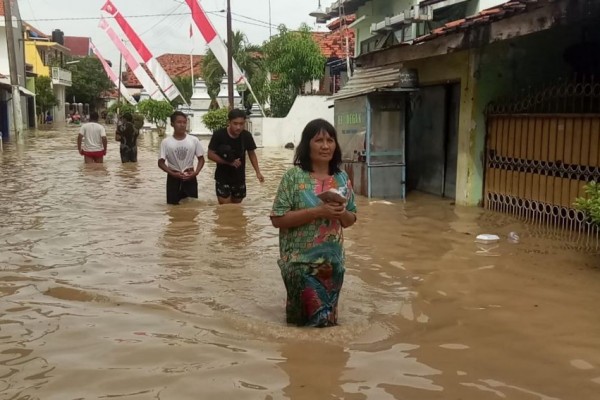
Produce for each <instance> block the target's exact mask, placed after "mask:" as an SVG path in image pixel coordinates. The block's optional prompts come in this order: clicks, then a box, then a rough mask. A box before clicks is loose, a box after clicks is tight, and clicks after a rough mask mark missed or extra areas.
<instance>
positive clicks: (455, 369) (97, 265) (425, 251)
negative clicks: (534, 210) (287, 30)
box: [0, 128, 600, 400]
mask: <svg viewBox="0 0 600 400" xmlns="http://www.w3.org/2000/svg"><path fill="white" fill-rule="evenodd" d="M76 135H77V131H76V130H74V129H70V128H67V129H62V130H54V131H52V130H46V131H39V132H30V133H28V134H26V135H24V137H23V138H21V139H20V140H16V141H9V142H5V143H3V150H2V151H1V152H0V188H1V189H0V297H2V302H1V303H0V398H6V399H75V398H79V399H96V398H109V397H116V398H125V399H153V398H160V399H198V398H213V397H214V398H216V397H217V396H221V397H224V398H235V399H261V400H262V399H272V400H274V399H328V398H338V399H341V398H344V399H361V400H362V399H417V400H418V399H458V398H462V399H484V400H485V399H498V398H501V399H502V398H506V399H542V400H549V399H594V398H596V397H597V393H598V391H599V390H600V350H598V349H600V339H599V338H598V335H597V334H596V332H598V330H599V328H600V319H599V318H598V316H597V306H596V305H597V304H598V302H599V300H600V290H599V287H600V274H599V273H598V272H599V270H598V269H597V268H595V267H597V264H598V260H597V259H594V258H592V256H589V255H587V256H586V255H581V254H577V253H570V252H567V251H564V250H562V249H560V248H559V247H558V244H557V243H555V242H552V241H543V240H539V239H535V238H533V237H532V235H530V234H529V230H528V228H527V227H526V226H523V225H521V224H520V223H519V222H518V221H515V220H512V219H510V218H508V217H506V216H501V215H496V214H491V213H487V212H484V211H482V210H480V209H477V208H463V207H453V206H451V205H450V204H449V203H448V202H446V201H443V200H438V199H434V198H431V197H428V196H423V195H417V194H415V195H412V196H411V197H410V198H409V199H408V201H407V202H406V203H398V202H388V201H377V200H374V201H367V200H366V199H359V204H358V205H359V223H358V224H357V225H356V226H355V227H353V228H352V229H350V230H348V231H347V232H346V247H347V255H348V260H347V266H346V267H347V275H346V279H345V285H344V289H343V292H342V296H341V302H340V323H341V325H340V326H339V327H336V328H333V329H323V330H312V329H301V328H296V327H288V326H286V324H285V323H284V301H285V289H284V287H283V283H282V281H281V277H280V274H279V270H278V268H277V266H276V259H277V255H278V248H277V243H278V240H277V232H276V230H275V229H273V228H272V227H271V225H270V222H269V219H268V214H269V210H270V206H271V202H272V198H273V196H274V193H275V191H276V189H277V184H278V183H279V178H280V177H281V175H282V174H283V172H284V171H285V170H286V168H288V167H289V165H290V161H291V157H292V153H291V152H290V151H288V150H283V149H282V150H266V149H263V150H259V151H258V153H259V158H260V160H261V164H262V169H263V172H264V175H265V176H266V177H267V182H266V183H265V184H263V185H259V184H258V183H256V181H255V180H254V176H253V175H252V174H249V182H248V198H247V199H246V201H245V202H244V203H243V205H242V206H241V207H238V206H223V207H217V205H216V199H215V196H214V181H213V179H212V174H213V172H214V170H213V166H212V164H210V163H209V164H208V165H207V166H206V169H205V170H204V171H203V172H202V173H201V175H200V196H199V197H200V198H199V199H197V200H196V199H193V200H187V201H184V202H183V204H181V205H180V206H176V207H173V206H167V205H166V204H165V175H164V173H163V172H162V171H160V170H159V169H158V168H157V167H156V158H157V154H158V146H159V144H160V138H158V137H156V136H155V135H151V134H145V135H144V136H143V137H142V138H141V142H140V150H139V163H138V164H121V163H120V159H119V154H118V144H117V143H109V152H108V156H107V157H106V159H105V160H106V162H105V163H104V164H102V165H90V164H88V165H84V164H83V160H82V159H81V157H80V156H79V155H78V154H77V151H76ZM511 231H516V232H519V233H520V236H521V242H520V243H519V244H511V243H508V242H507V241H506V235H507V234H508V232H511ZM480 233H495V234H498V235H500V237H501V238H502V240H501V241H500V242H499V243H498V244H495V245H493V246H491V247H490V248H488V247H486V248H481V246H479V245H477V244H476V243H474V238H475V236H476V235H477V234H480ZM492 247H493V248H492ZM199 393H201V394H202V395H201V396H200V395H199Z"/></svg>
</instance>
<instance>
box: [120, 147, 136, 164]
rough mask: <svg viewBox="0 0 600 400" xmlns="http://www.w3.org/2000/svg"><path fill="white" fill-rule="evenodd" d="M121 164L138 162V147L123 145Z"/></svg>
mask: <svg viewBox="0 0 600 400" xmlns="http://www.w3.org/2000/svg"><path fill="white" fill-rule="evenodd" d="M121 162H122V163H126V162H137V146H134V147H129V146H124V145H121Z"/></svg>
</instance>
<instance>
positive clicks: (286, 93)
mask: <svg viewBox="0 0 600 400" xmlns="http://www.w3.org/2000/svg"><path fill="white" fill-rule="evenodd" d="M263 48H264V54H265V63H266V66H267V68H268V70H269V71H271V73H272V74H273V75H274V76H275V82H273V83H272V85H271V95H272V98H271V107H272V111H273V115H274V116H276V117H284V116H286V115H287V113H288V112H289V110H290V108H291V107H292V104H294V100H295V99H296V96H297V95H298V94H299V93H300V91H301V89H302V86H303V85H304V84H305V83H306V82H309V81H312V80H319V79H321V78H322V77H323V75H324V74H325V61H326V59H325V56H324V55H323V53H322V52H321V49H320V47H319V45H318V43H317V42H315V40H314V39H313V37H312V34H311V29H310V27H309V26H308V25H306V24H302V25H301V26H300V29H298V30H297V31H290V30H288V29H287V28H286V27H285V25H280V26H279V34H278V35H277V36H275V37H273V38H271V40H270V41H269V42H267V43H265V45H264V46H263Z"/></svg>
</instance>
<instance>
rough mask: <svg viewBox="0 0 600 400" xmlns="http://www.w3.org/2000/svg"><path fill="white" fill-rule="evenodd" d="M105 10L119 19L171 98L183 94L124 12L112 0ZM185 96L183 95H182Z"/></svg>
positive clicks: (104, 7) (128, 37) (121, 25)
mask: <svg viewBox="0 0 600 400" xmlns="http://www.w3.org/2000/svg"><path fill="white" fill-rule="evenodd" d="M102 10H103V11H106V12H107V13H108V14H110V15H111V16H113V17H114V18H115V20H116V21H117V24H119V26H120V27H121V29H122V30H123V32H124V33H125V36H127V39H129V41H130V42H131V45H132V46H133V48H134V49H135V51H137V53H138V54H139V55H140V57H141V58H142V60H143V61H144V63H145V64H146V66H148V69H149V70H150V72H151V73H152V75H153V76H154V79H156V82H157V83H158V86H160V88H161V89H162V91H163V92H164V93H165V95H166V96H167V98H168V99H169V100H173V99H175V98H176V97H177V96H181V93H179V90H178V89H177V86H175V84H174V83H173V81H172V80H171V78H170V77H169V75H168V74H167V73H166V72H165V70H164V69H163V67H162V66H161V65H160V63H159V62H158V60H157V59H156V58H154V56H153V55H152V53H151V52H150V50H149V49H148V47H147V46H146V45H145V44H144V42H143V41H142V39H141V38H140V37H139V36H138V34H137V33H136V32H135V31H134V30H133V28H132V27H131V25H129V22H127V20H126V19H125V17H123V14H121V13H120V12H119V10H117V8H116V7H115V5H114V4H113V3H112V1H111V0H106V3H105V4H104V6H103V7H102ZM181 98H183V96H181Z"/></svg>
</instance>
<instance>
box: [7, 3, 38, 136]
mask: <svg viewBox="0 0 600 400" xmlns="http://www.w3.org/2000/svg"><path fill="white" fill-rule="evenodd" d="M4 13H5V10H4V3H3V2H0V132H1V135H0V136H1V137H2V138H7V137H8V136H9V132H11V131H12V124H13V123H14V121H13V120H12V119H13V118H12V104H11V101H10V100H11V98H12V93H11V91H12V86H11V81H10V72H11V71H10V65H9V58H8V45H7V35H6V29H7V26H6V24H5V17H4ZM11 14H12V19H13V22H12V30H13V38H14V43H13V46H14V48H15V53H16V59H17V71H16V72H17V79H18V84H19V88H20V92H21V113H22V120H23V127H29V126H31V127H33V126H35V102H34V96H33V93H32V91H31V90H28V89H27V76H28V71H27V66H26V63H25V50H24V46H23V42H22V41H21V40H20V39H21V37H22V32H23V25H22V23H21V16H20V13H19V5H18V3H17V2H16V1H11ZM9 29H10V28H9Z"/></svg>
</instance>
